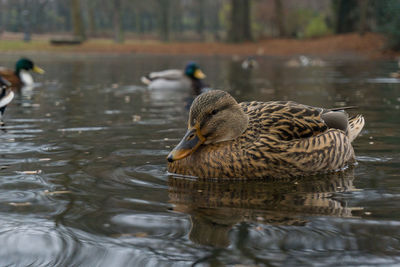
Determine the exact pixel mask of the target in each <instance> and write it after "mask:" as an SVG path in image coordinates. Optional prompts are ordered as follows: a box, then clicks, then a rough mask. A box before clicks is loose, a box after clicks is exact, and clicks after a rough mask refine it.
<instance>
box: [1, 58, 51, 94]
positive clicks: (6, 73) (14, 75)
mask: <svg viewBox="0 0 400 267" xmlns="http://www.w3.org/2000/svg"><path fill="white" fill-rule="evenodd" d="M30 70H32V71H34V72H36V73H39V74H43V73H44V70H43V69H41V68H39V67H38V66H36V65H35V64H34V63H33V62H32V60H30V59H27V58H21V59H20V60H18V61H17V63H16V64H15V70H11V69H7V68H4V67H0V75H1V76H3V78H5V79H6V80H8V81H9V82H10V83H11V86H12V87H17V88H18V87H21V86H23V85H33V83H34V82H33V78H32V76H31V74H30V73H29V71H30Z"/></svg>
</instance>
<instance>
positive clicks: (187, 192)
mask: <svg viewBox="0 0 400 267" xmlns="http://www.w3.org/2000/svg"><path fill="white" fill-rule="evenodd" d="M35 56H36V55H32V57H35ZM0 59H1V65H6V66H13V65H14V62H15V60H16V58H15V56H14V55H1V56H0ZM189 60H195V61H197V62H198V63H199V64H200V65H201V66H202V69H204V72H205V73H206V75H207V79H206V82H207V83H208V84H210V85H211V86H212V87H213V88H216V89H226V90H228V91H230V93H232V95H234V96H235V97H236V98H237V99H238V100H239V101H248V100H259V101H268V100H285V99H291V100H295V101H297V102H301V103H305V104H308V105H314V106H324V107H332V106H340V105H350V106H353V105H355V106H358V107H359V109H358V110H357V113H361V114H364V115H365V117H366V127H365V130H364V131H363V132H362V136H360V137H359V138H357V140H356V141H355V143H354V148H355V151H356V155H357V159H358V165H357V166H355V168H354V169H353V170H349V171H347V172H346V173H343V174H340V175H332V176H323V177H312V178H308V179H297V180H288V181H255V182H240V181H204V180H198V181H197V180H188V179H186V178H182V177H175V176H168V174H167V173H166V159H165V157H166V155H167V154H168V152H169V151H170V150H171V149H172V148H173V147H174V146H175V145H176V144H177V142H178V141H179V139H180V138H181V137H182V135H183V133H184V132H185V128H186V121H187V115H188V105H189V104H188V103H190V97H191V92H186V91H184V90H169V91H163V90H158V91H150V90H147V89H146V88H145V87H143V86H141V84H140V77H141V76H142V75H143V74H145V73H149V72H151V71H153V70H161V69H170V68H182V67H183V66H184V65H185V64H186V62H187V61H189ZM257 60H258V63H259V66H258V68H254V69H249V70H243V69H242V68H241V66H240V62H241V61H234V60H232V59H231V58H230V57H218V56H216V57H190V58H189V57H187V56H185V57H179V56H173V57H171V56H150V55H147V56H145V55H123V56H118V55H101V56H99V55H81V56H71V55H41V56H40V58H38V59H35V62H38V64H40V65H41V66H43V67H44V68H45V69H46V71H47V72H46V75H45V76H40V77H37V79H36V80H37V82H38V84H37V86H36V87H35V88H33V89H31V90H22V91H21V92H19V93H18V94H17V95H16V97H15V99H14V100H15V101H13V102H12V103H11V105H9V107H8V108H7V112H6V113H5V118H4V120H5V122H6V127H5V130H6V131H4V132H1V133H0V215H1V218H0V243H1V244H2V249H1V250H0V265H1V266H8V265H16V266H29V265H31V266H41V265H42V266H172V265H178V266H190V265H192V264H195V265H196V264H199V265H200V266H209V265H212V266H223V265H228V266H229V265H231V266H233V265H240V264H242V265H248V266H252V265H261V266H270V265H273V266H276V265H285V266H295V265H342V266H359V265H378V264H379V265H382V266H390V265H395V264H397V263H398V262H399V260H400V258H399V256H398V255H399V251H400V230H399V229H400V228H399V225H400V208H399V203H400V202H399V200H400V179H399V173H398V170H399V167H400V160H399V159H400V128H399V127H398V125H399V118H400V108H399V107H400V95H399V92H400V83H398V82H397V81H394V80H388V77H389V76H388V75H389V73H391V72H393V71H396V69H397V64H396V62H394V61H393V62H392V61H368V60H361V61H360V60H356V59H346V58H343V59H337V58H331V59H329V58H327V59H326V61H327V64H326V66H323V67H312V66H311V67H306V68H302V67H299V68H289V67H287V66H285V62H286V61H287V59H282V58H273V57H258V58H257Z"/></svg>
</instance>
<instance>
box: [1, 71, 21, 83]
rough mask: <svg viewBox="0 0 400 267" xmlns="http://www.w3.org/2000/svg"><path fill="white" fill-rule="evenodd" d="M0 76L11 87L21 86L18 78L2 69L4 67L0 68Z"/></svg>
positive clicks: (11, 72) (12, 72)
mask: <svg viewBox="0 0 400 267" xmlns="http://www.w3.org/2000/svg"><path fill="white" fill-rule="evenodd" d="M0 75H1V76H2V77H3V78H4V79H6V80H7V81H9V82H10V83H11V84H12V86H17V85H20V84H21V80H20V79H19V78H18V76H17V75H15V73H14V71H13V70H10V69H7V68H4V67H0Z"/></svg>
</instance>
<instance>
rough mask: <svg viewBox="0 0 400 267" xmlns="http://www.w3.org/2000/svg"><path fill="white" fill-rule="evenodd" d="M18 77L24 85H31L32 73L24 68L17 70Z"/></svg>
mask: <svg viewBox="0 0 400 267" xmlns="http://www.w3.org/2000/svg"><path fill="white" fill-rule="evenodd" d="M18 78H19V79H20V80H21V82H22V83H23V84H24V85H33V83H34V82H33V77H32V75H31V74H30V73H29V72H28V71H26V70H20V71H19V72H18Z"/></svg>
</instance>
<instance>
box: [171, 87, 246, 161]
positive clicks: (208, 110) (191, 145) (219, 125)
mask: <svg viewBox="0 0 400 267" xmlns="http://www.w3.org/2000/svg"><path fill="white" fill-rule="evenodd" d="M247 125H248V117H247V115H246V114H245V113H244V111H243V109H242V108H241V107H240V106H239V104H238V103H237V102H236V100H235V99H234V98H233V97H232V96H231V95H230V94H229V93H227V92H224V91H220V90H214V91H209V92H206V93H203V94H201V95H199V96H198V97H196V99H195V100H194V101H193V104H192V106H191V108H190V113H189V121H188V130H187V132H186V134H185V136H184V137H183V138H182V140H181V141H180V142H179V144H178V145H177V146H176V147H175V148H174V149H173V150H172V151H171V152H170V153H169V155H168V157H167V159H168V161H169V162H173V161H175V160H180V159H183V158H185V157H187V156H189V155H190V154H192V153H193V152H194V151H196V149H197V148H198V147H199V146H200V145H202V144H204V145H208V144H214V143H218V142H223V141H229V140H233V139H236V138H237V137H239V136H240V135H241V134H242V133H243V132H244V131H245V130H246V128H247Z"/></svg>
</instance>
